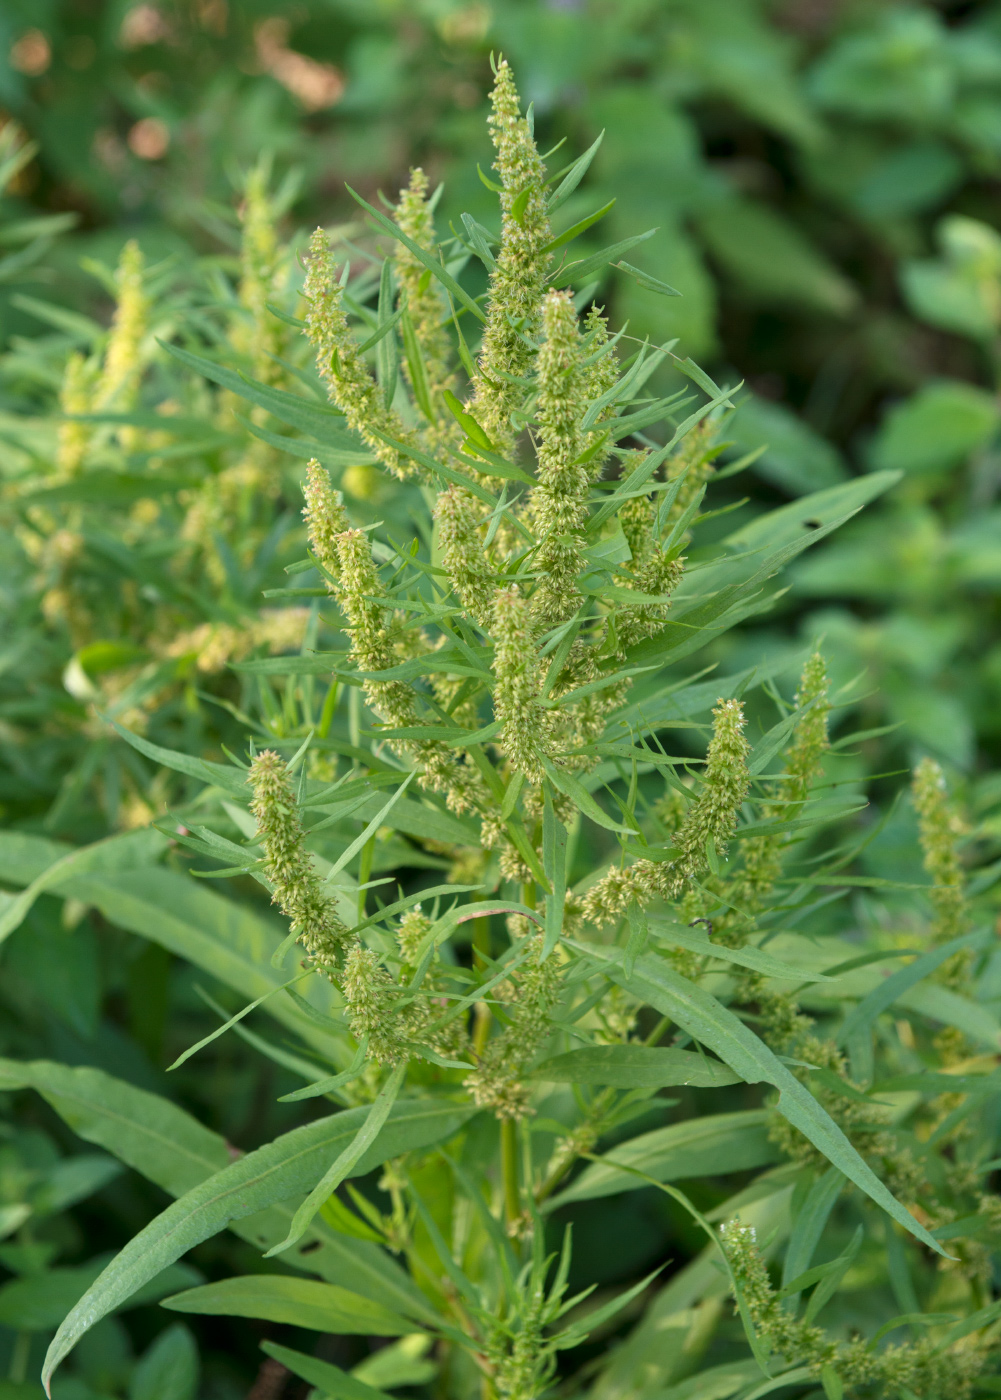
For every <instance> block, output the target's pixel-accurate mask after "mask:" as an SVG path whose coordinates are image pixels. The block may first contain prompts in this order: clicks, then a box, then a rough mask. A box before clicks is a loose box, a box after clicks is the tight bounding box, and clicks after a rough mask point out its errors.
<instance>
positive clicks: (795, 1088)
mask: <svg viewBox="0 0 1001 1400" xmlns="http://www.w3.org/2000/svg"><path fill="white" fill-rule="evenodd" d="M574 946H576V947H577V948H578V949H580V950H581V951H583V952H586V953H588V954H590V956H591V957H593V958H594V960H595V961H596V962H600V963H601V964H602V965H603V966H604V968H605V972H606V974H607V975H608V976H609V977H610V978H611V979H612V981H613V982H617V983H618V984H619V986H620V987H623V988H624V989H625V990H626V991H627V992H629V993H630V995H631V996H635V997H639V998H640V999H641V1000H642V1001H644V1002H646V1003H647V1005H648V1006H652V1007H654V1008H655V1010H657V1011H659V1012H660V1013H661V1015H664V1016H670V1017H671V1019H672V1020H673V1021H675V1022H676V1023H677V1025H679V1026H680V1027H681V1028H682V1030H684V1031H687V1032H688V1034H689V1035H691V1036H693V1037H694V1039H696V1040H697V1041H699V1043H700V1044H702V1045H707V1046H708V1047H709V1049H710V1050H712V1051H713V1052H714V1054H716V1055H718V1056H719V1057H720V1059H721V1060H725V1061H726V1063H727V1064H728V1065H729V1066H730V1068H731V1069H733V1070H735V1071H736V1073H737V1074H739V1075H740V1077H741V1078H742V1079H744V1080H746V1082H747V1083H748V1084H757V1083H761V1082H764V1083H766V1084H772V1085H774V1086H775V1088H776V1089H778V1091H779V1101H778V1105H777V1107H778V1111H779V1112H780V1113H781V1114H782V1115H783V1117H785V1118H787V1119H788V1120H789V1122H790V1123H791V1124H792V1125H793V1127H794V1128H798V1129H799V1131H800V1132H801V1133H802V1134H803V1136H804V1137H806V1138H808V1139H809V1140H810V1142H812V1143H813V1145H814V1147H816V1148H817V1150H818V1151H819V1152H822V1153H823V1154H824V1156H825V1157H826V1158H827V1160H828V1161H829V1162H830V1163H831V1164H832V1165H833V1166H835V1167H838V1168H839V1170H841V1171H842V1172H844V1174H845V1176H847V1177H848V1179H849V1181H853V1182H854V1183H855V1185H856V1186H858V1187H859V1189H860V1190H862V1191H864V1192H865V1194H866V1195H867V1196H869V1197H870V1198H871V1199H872V1200H873V1201H875V1202H876V1204H877V1205H878V1206H881V1207H882V1208H883V1210H885V1211H886V1213H887V1215H890V1216H892V1217H893V1219H894V1220H896V1221H897V1222H898V1224H900V1225H903V1227H904V1229H905V1230H909V1231H910V1233H911V1234H912V1235H913V1236H914V1237H915V1239H918V1240H920V1241H921V1243H922V1244H924V1245H927V1246H928V1248H929V1249H932V1250H934V1251H935V1253H936V1254H941V1255H944V1256H945V1257H948V1256H947V1255H946V1252H945V1250H944V1249H943V1248H942V1246H941V1245H940V1244H939V1242H938V1240H936V1239H935V1237H934V1236H933V1235H931V1234H930V1233H929V1232H928V1231H927V1230H926V1229H925V1227H924V1226H923V1225H921V1224H919V1222H918V1221H917V1220H915V1218H914V1216H913V1215H912V1214H911V1213H910V1211H909V1210H907V1209H906V1208H905V1207H904V1206H902V1205H901V1204H900V1202H899V1201H898V1200H897V1199H896V1197H895V1196H894V1195H893V1194H892V1193H891V1192H890V1191H889V1190H888V1189H887V1188H886V1186H884V1185H883V1183H882V1182H881V1181H880V1179H879V1177H878V1176H877V1175H876V1174H875V1172H874V1171H873V1170H872V1168H871V1167H870V1166H868V1164H867V1163H866V1162H865V1161H864V1160H863V1159H862V1157H860V1156H859V1154H858V1152H857V1151H856V1150H855V1148H854V1147H853V1146H852V1144H851V1143H850V1142H849V1140H848V1138H847V1137H846V1136H845V1134H844V1133H843V1132H842V1131H841V1129H840V1128H839V1127H838V1125H837V1123H835V1122H834V1119H833V1118H831V1116H830V1114H829V1113H827V1112H826V1110H825V1109H823V1108H822V1107H821V1106H820V1104H819V1103H818V1102H817V1100H816V1099H815V1098H814V1097H813V1095H812V1094H811V1093H810V1091H809V1090H808V1089H807V1088H805V1087H804V1085H802V1084H801V1083H800V1081H799V1080H798V1079H797V1078H796V1076H795V1075H794V1074H792V1073H791V1072H790V1071H789V1070H788V1069H787V1068H786V1066H785V1065H784V1064H783V1063H782V1061H781V1060H780V1059H778V1057H777V1056H776V1055H775V1054H773V1052H772V1051H771V1050H769V1048H768V1046H767V1045H766V1044H765V1043H764V1041H763V1040H761V1039H759V1037H758V1036H756V1035H755V1034H754V1032H753V1031H752V1030H751V1029H750V1028H749V1027H748V1026H745V1024H744V1022H743V1021H741V1020H740V1018H739V1017H738V1016H735V1015H734V1014H733V1012H732V1011H729V1010H728V1009H727V1008H726V1007H725V1006H723V1005H722V1003H721V1002H719V1001H717V1000H716V998H715V997H714V996H711V995H710V993H709V992H707V991H705V990H703V988H702V987H699V986H697V985H696V984H695V983H694V982H690V981H689V980H688V978H687V977H682V976H681V974H680V973H678V972H675V970H674V969H673V968H672V967H670V966H668V964H667V963H666V962H663V961H662V960H661V959H659V958H654V957H650V956H646V957H642V958H637V960H636V968H635V971H634V972H633V975H632V976H631V977H627V976H626V975H625V972H624V970H623V968H622V967H621V961H622V958H623V954H622V953H621V952H619V951H618V950H613V949H603V950H602V951H601V952H600V953H599V952H598V951H597V950H596V949H595V948H593V947H590V946H587V947H585V946H584V945H582V944H579V943H578V944H575V945H574ZM616 959H618V961H616Z"/></svg>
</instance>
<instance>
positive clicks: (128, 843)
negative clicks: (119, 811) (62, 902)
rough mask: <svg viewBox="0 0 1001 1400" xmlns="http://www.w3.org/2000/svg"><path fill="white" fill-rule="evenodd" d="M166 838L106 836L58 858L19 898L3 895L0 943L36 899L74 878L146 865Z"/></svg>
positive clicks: (139, 834)
mask: <svg viewBox="0 0 1001 1400" xmlns="http://www.w3.org/2000/svg"><path fill="white" fill-rule="evenodd" d="M166 845H167V838H166V837H165V836H162V835H161V834H160V833H159V832H153V831H139V832H134V831H133V832H127V833H126V834H125V835H123V836H109V837H108V838H107V839H106V840H104V841H97V842H95V843H94V844H93V845H92V846H80V847H79V848H78V849H77V850H75V851H69V852H67V853H66V855H63V856H60V857H59V859H58V860H56V861H54V862H53V864H52V865H50V866H49V867H48V868H47V869H46V870H43V871H42V872H41V873H40V874H39V875H37V876H36V877H35V878H34V880H32V882H31V884H30V885H28V886H27V888H25V889H24V890H22V891H21V893H20V894H18V895H7V894H4V895H3V896H2V899H0V943H2V942H3V941H4V939H5V938H8V937H9V936H10V934H12V933H13V932H14V930H15V929H16V928H19V927H20V925H21V924H22V922H23V921H24V919H25V918H26V916H27V914H28V912H29V910H30V909H31V907H32V905H33V904H34V903H35V900H36V899H37V898H38V896H39V895H41V894H44V893H45V892H46V891H47V890H58V889H59V888H60V886H62V885H65V884H66V882H67V881H69V880H71V879H72V877H73V876H79V875H84V874H88V873H91V872H93V871H100V872H104V871H117V870H129V869H134V868H135V867H136V866H137V865H147V864H148V863H149V862H150V860H155V859H156V857H157V856H158V855H159V854H160V852H161V851H163V850H164V849H165V848H166Z"/></svg>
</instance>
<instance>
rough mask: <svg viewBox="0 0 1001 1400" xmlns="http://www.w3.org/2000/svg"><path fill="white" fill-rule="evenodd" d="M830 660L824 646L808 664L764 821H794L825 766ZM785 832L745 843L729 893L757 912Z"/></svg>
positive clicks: (775, 872)
mask: <svg viewBox="0 0 1001 1400" xmlns="http://www.w3.org/2000/svg"><path fill="white" fill-rule="evenodd" d="M828 688H829V681H828V677H827V666H826V664H825V662H824V658H823V656H822V655H821V654H820V652H819V651H815V652H813V653H811V655H810V656H809V657H808V658H807V661H806V664H805V665H804V667H803V673H802V675H801V677H800V682H799V688H798V689H797V691H796V696H795V704H796V707H797V709H801V710H802V711H803V713H802V715H801V716H800V719H799V721H798V723H797V725H796V728H795V730H794V731H793V738H792V742H791V744H790V745H789V748H788V749H787V750H786V758H785V763H784V765H783V770H782V777H781V779H780V780H779V781H778V782H777V783H776V784H775V785H774V787H773V788H772V789H771V800H770V801H768V802H766V803H764V804H763V805H762V809H761V817H762V820H764V821H791V820H793V819H794V818H795V817H797V816H798V815H799V813H800V811H801V809H802V806H803V803H804V802H805V801H806V799H807V797H808V796H809V793H810V786H811V784H812V783H813V782H814V780H815V779H816V778H817V776H818V775H819V773H820V771H821V762H822V759H823V756H824V754H825V753H826V752H827V750H828V749H829V748H830V742H829V739H828V735H827V721H828V716H829V715H830V712H831V704H830V700H829V699H828ZM787 841H788V835H787V833H785V832H781V831H779V832H768V833H766V834H765V835H763V836H752V837H749V838H748V840H747V841H745V842H744V843H743V847H742V852H741V853H742V855H743V861H744V867H743V870H741V871H740V872H738V874H737V875H736V876H734V878H733V880H732V881H731V882H730V883H729V885H728V887H727V890H726V895H727V898H728V899H729V901H730V902H731V903H732V904H735V905H736V906H737V908H738V909H741V910H743V911H744V912H746V913H749V914H755V913H757V911H758V910H759V909H760V908H761V907H762V905H763V903H764V901H765V899H766V898H767V897H768V895H769V894H770V893H771V891H772V889H773V887H774V885H775V881H776V880H777V879H778V878H779V875H780V874H781V871H782V852H783V850H784V848H785V846H786V844H787Z"/></svg>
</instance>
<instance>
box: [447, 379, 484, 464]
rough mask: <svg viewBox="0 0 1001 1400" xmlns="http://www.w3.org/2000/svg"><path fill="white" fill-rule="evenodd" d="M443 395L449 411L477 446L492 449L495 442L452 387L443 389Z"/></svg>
mask: <svg viewBox="0 0 1001 1400" xmlns="http://www.w3.org/2000/svg"><path fill="white" fill-rule="evenodd" d="M442 397H443V398H444V400H445V403H446V404H447V405H448V411H449V413H451V415H452V417H453V418H454V419H455V421H456V422H457V423H458V425H459V427H460V428H461V429H462V430H463V432H464V433H465V434H466V436H467V437H468V438H469V439H470V440H471V441H472V442H474V443H475V444H476V445H477V447H483V448H485V449H486V451H488V452H490V451H492V450H493V443H492V442H491V441H490V439H489V438H488V437H487V435H486V433H485V432H484V430H483V429H482V428H481V427H480V425H479V423H477V421H476V419H475V418H474V417H473V415H472V414H471V413H469V412H468V411H467V409H466V406H465V404H464V403H462V402H461V400H460V399H457V398H456V397H455V395H454V394H453V393H452V391H451V389H445V390H443V391H442Z"/></svg>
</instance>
